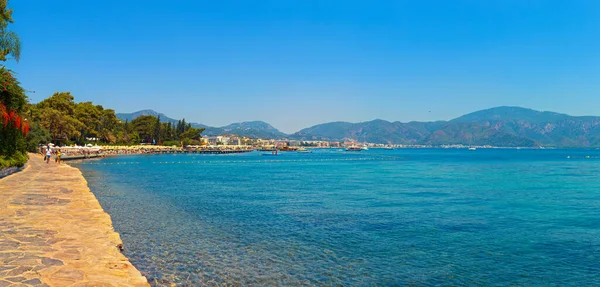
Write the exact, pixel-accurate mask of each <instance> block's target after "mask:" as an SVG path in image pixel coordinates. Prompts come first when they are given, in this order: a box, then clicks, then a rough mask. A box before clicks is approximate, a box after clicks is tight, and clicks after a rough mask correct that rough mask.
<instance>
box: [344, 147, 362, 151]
mask: <svg viewBox="0 0 600 287" xmlns="http://www.w3.org/2000/svg"><path fill="white" fill-rule="evenodd" d="M361 150H363V149H362V148H360V147H357V146H349V147H347V148H346V151H361Z"/></svg>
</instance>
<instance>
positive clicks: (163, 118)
mask: <svg viewBox="0 0 600 287" xmlns="http://www.w3.org/2000/svg"><path fill="white" fill-rule="evenodd" d="M140 116H155V117H158V116H160V121H161V122H163V123H169V122H170V123H175V124H176V123H177V120H176V119H172V118H169V117H167V116H166V115H165V114H163V113H159V112H157V111H154V110H141V111H137V112H134V113H117V118H119V119H121V120H122V121H125V120H127V121H132V120H134V119H135V118H137V117H140Z"/></svg>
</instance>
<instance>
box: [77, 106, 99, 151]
mask: <svg viewBox="0 0 600 287" xmlns="http://www.w3.org/2000/svg"><path fill="white" fill-rule="evenodd" d="M102 111H103V108H102V106H95V105H94V104H93V103H92V102H81V103H78V104H76V105H75V109H74V111H73V113H74V116H75V119H77V120H78V121H79V122H81V123H82V124H83V128H82V129H81V137H82V138H81V139H80V141H81V142H83V140H85V138H86V137H94V138H98V137H99V136H100V125H101V119H102Z"/></svg>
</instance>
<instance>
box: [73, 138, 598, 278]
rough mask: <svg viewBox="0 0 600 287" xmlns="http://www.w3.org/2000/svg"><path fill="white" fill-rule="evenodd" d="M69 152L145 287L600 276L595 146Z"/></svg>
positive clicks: (596, 151) (596, 154)
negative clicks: (81, 155)
mask: <svg viewBox="0 0 600 287" xmlns="http://www.w3.org/2000/svg"><path fill="white" fill-rule="evenodd" d="M261 154H262V153H260V152H253V153H246V154H235V155H191V154H190V155H183V154H182V155H139V156H121V157H111V158H106V159H102V160H87V161H81V162H73V165H74V166H76V167H78V168H80V169H81V170H82V172H83V175H84V176H85V178H86V179H87V181H88V184H89V186H90V188H91V190H92V191H93V192H94V194H95V195H96V197H97V198H98V200H99V201H100V203H101V205H102V206H103V208H104V209H105V210H106V211H107V212H108V213H109V214H110V215H111V217H112V220H113V224H114V227H115V230H116V231H117V232H119V233H120V234H121V237H122V239H123V241H124V244H125V248H126V249H125V255H126V256H127V257H128V258H129V259H130V260H131V262H132V263H133V264H134V265H135V266H136V267H137V268H138V269H139V270H140V271H141V272H142V273H143V274H144V275H146V276H147V278H148V279H149V281H150V283H151V284H153V285H155V286H166V285H167V284H169V283H177V284H180V285H183V286H215V285H217V284H223V283H226V284H227V285H237V286H256V285H259V286H273V285H279V286H306V285H317V286H331V285H344V286H390V285H410V284H415V285H418V286H435V285H486V286H507V285H511V284H513V285H520V286H532V285H543V286H550V285H561V286H563V285H571V286H592V285H599V284H600V276H598V275H597V274H599V273H600V212H599V211H598V208H599V207H600V159H599V157H600V151H598V150H502V149H489V150H484V149H479V150H476V151H468V150H456V149H448V150H443V149H401V150H375V149H373V150H369V151H361V152H344V151H338V150H317V151H315V152H314V153H310V154H307V153H281V154H280V155H279V156H277V157H273V156H263V155H261Z"/></svg>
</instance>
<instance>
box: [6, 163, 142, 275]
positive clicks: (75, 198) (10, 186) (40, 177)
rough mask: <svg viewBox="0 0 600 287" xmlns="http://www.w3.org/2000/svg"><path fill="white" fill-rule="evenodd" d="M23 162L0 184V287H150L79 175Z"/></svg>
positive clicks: (73, 170) (60, 167)
mask: <svg viewBox="0 0 600 287" xmlns="http://www.w3.org/2000/svg"><path fill="white" fill-rule="evenodd" d="M29 157H30V159H29V161H28V162H27V164H26V167H25V168H24V169H23V170H22V171H20V172H18V173H15V174H12V175H10V176H7V177H5V178H2V179H0V217H1V218H3V220H2V221H0V286H8V285H10V284H17V285H19V284H22V285H19V286H150V285H149V284H148V281H147V279H146V278H145V277H144V276H143V275H142V274H141V273H140V271H139V270H138V269H137V268H136V267H135V266H133V265H132V264H131V262H130V261H129V259H128V258H127V257H125V255H123V254H122V253H121V250H120V248H122V246H123V243H122V241H121V238H120V235H119V234H118V233H117V232H116V231H115V230H114V228H113V225H112V220H111V218H110V215H109V214H108V213H106V212H105V211H104V209H103V208H102V206H101V205H100V203H99V202H98V200H97V198H96V196H95V195H94V194H93V193H92V192H91V191H90V189H89V187H88V184H87V181H86V180H85V178H84V177H83V175H82V173H81V171H80V170H79V169H78V168H75V167H72V166H70V165H67V164H65V163H63V164H60V165H57V164H55V163H54V162H52V163H50V164H46V163H45V162H43V161H42V156H40V155H37V154H29Z"/></svg>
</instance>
